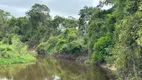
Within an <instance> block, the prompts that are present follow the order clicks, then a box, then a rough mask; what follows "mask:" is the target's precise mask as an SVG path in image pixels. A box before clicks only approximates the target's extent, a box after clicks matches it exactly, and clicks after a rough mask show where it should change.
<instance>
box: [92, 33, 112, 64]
mask: <svg viewBox="0 0 142 80" xmlns="http://www.w3.org/2000/svg"><path fill="white" fill-rule="evenodd" d="M111 44H112V39H111V37H110V35H106V36H104V37H101V38H100V39H98V41H97V42H96V43H95V44H94V53H93V54H92V59H93V61H94V62H101V61H104V60H105V58H106V57H107V56H108V55H109V52H108V49H109V46H110V45H111Z"/></svg>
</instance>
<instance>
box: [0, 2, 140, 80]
mask: <svg viewBox="0 0 142 80" xmlns="http://www.w3.org/2000/svg"><path fill="white" fill-rule="evenodd" d="M105 5H111V6H112V8H110V9H108V10H103V9H101V8H102V7H103V6H105ZM25 14H26V16H23V17H18V18H16V17H14V16H12V15H10V13H9V12H6V11H4V10H1V9H0V64H13V63H25V62H34V61H36V58H35V56H37V54H45V55H54V56H61V55H63V56H65V55H68V56H69V57H75V58H77V57H79V56H86V58H85V60H84V62H85V63H90V64H92V63H95V64H102V63H105V64H110V65H114V66H115V67H116V68H117V71H116V72H117V74H118V75H119V79H120V80H140V79H141V76H142V73H141V69H142V0H101V1H100V4H99V5H98V6H97V7H89V6H85V7H84V8H83V9H81V10H80V11H79V16H80V17H79V19H77V18H74V17H71V16H70V17H68V18H66V17H62V16H58V15H57V16H55V17H54V18H52V16H51V15H50V9H49V8H48V6H46V5H44V4H34V5H33V6H32V7H31V9H30V10H28V11H27V12H26V13H25ZM32 50H35V52H34V51H32Z"/></svg>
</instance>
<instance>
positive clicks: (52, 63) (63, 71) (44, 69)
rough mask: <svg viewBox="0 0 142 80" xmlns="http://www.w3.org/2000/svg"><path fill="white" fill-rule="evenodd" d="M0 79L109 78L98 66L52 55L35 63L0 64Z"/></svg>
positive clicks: (107, 79) (55, 79)
mask: <svg viewBox="0 0 142 80" xmlns="http://www.w3.org/2000/svg"><path fill="white" fill-rule="evenodd" d="M0 80H109V77H108V76H107V74H106V72H105V71H104V70H103V69H101V68H100V67H96V66H92V67H91V66H86V65H84V64H81V63H78V62H75V61H72V60H66V59H59V58H56V59H55V58H52V57H40V58H38V60H37V62H36V63H32V64H17V65H0Z"/></svg>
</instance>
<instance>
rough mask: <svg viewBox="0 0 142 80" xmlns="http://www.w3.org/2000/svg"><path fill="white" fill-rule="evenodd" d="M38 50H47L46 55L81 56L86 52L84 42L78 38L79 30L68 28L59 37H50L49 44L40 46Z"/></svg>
mask: <svg viewBox="0 0 142 80" xmlns="http://www.w3.org/2000/svg"><path fill="white" fill-rule="evenodd" d="M37 49H39V50H41V49H45V51H46V53H68V54H79V53H81V52H83V51H84V50H83V49H85V46H84V45H83V40H82V39H80V37H79V36H78V33H77V30H76V29H73V28H68V29H66V30H64V31H63V32H62V33H61V34H60V35H58V36H57V37H50V39H49V40H48V41H47V42H45V43H42V44H40V45H39V46H38V47H37Z"/></svg>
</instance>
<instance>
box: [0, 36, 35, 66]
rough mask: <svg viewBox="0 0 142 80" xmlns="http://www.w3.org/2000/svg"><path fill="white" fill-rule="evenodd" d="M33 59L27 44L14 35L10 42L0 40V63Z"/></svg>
mask: <svg viewBox="0 0 142 80" xmlns="http://www.w3.org/2000/svg"><path fill="white" fill-rule="evenodd" d="M31 61H35V58H34V57H33V56H31V55H30V54H29V52H28V51H27V46H25V45H24V43H22V42H21V41H20V40H19V37H18V36H16V35H14V36H13V37H12V38H11V44H9V43H3V41H1V42H0V64H13V63H24V62H31Z"/></svg>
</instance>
